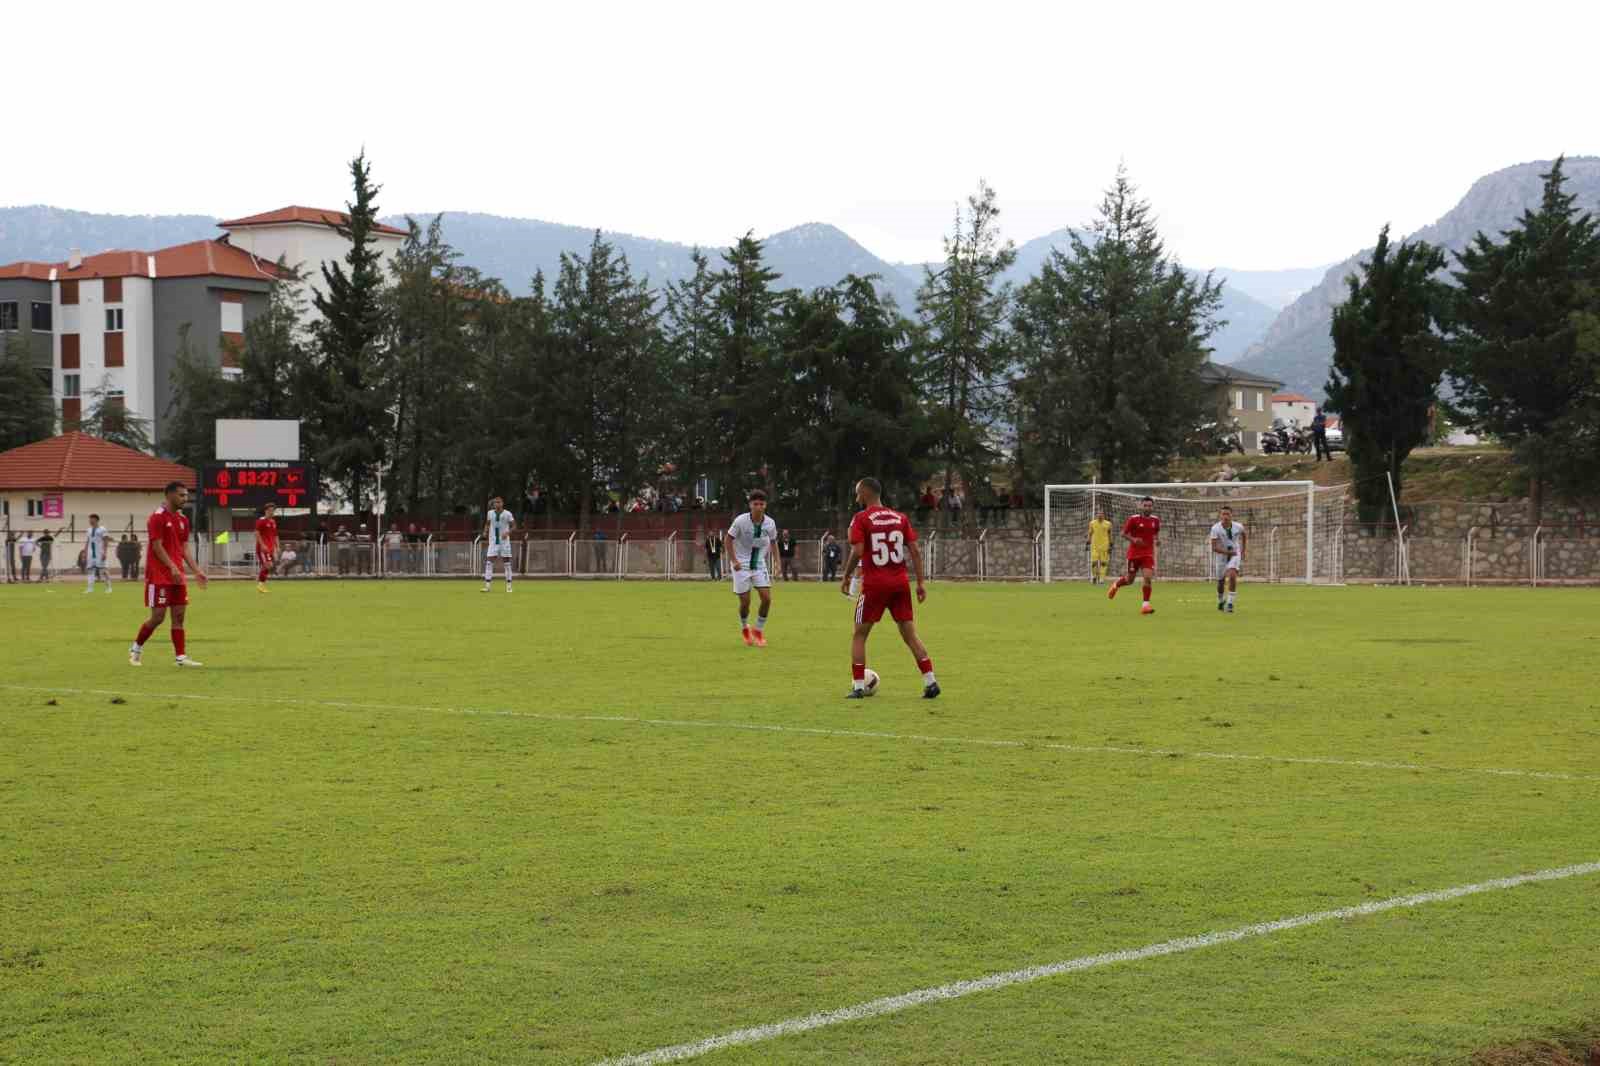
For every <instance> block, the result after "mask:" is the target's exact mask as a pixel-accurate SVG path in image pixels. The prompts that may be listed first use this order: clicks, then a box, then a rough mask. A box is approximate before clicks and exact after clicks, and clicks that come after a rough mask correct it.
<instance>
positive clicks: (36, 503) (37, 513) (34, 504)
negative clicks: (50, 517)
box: [28, 500, 44, 518]
mask: <svg viewBox="0 0 1600 1066" xmlns="http://www.w3.org/2000/svg"><path fill="white" fill-rule="evenodd" d="M28 517H29V518H43V517H44V501H43V500H29V501H28Z"/></svg>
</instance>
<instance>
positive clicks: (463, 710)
mask: <svg viewBox="0 0 1600 1066" xmlns="http://www.w3.org/2000/svg"><path fill="white" fill-rule="evenodd" d="M0 690H3V691H10V692H33V693H39V694H43V695H61V696H126V695H128V693H127V692H125V691H124V690H119V689H108V688H62V687H58V686H48V687H47V686H34V685H0ZM139 695H142V696H144V697H146V698H149V699H153V700H198V701H201V702H206V703H275V704H282V705H286V706H290V707H331V708H334V709H336V710H345V711H422V712H424V713H427V714H450V715H466V716H473V715H481V716H486V717H495V718H528V719H532V720H534V721H539V722H610V723H614V724H620V725H645V726H659V727H663V728H672V729H728V730H738V731H743V732H748V733H795V734H800V735H804V736H819V737H856V738H860V739H866V740H910V741H915V742H917V743H922V744H951V745H958V746H959V745H965V746H968V747H983V748H1031V749H1038V750H1041V751H1063V752H1069V753H1071V754H1074V755H1142V756H1145V757H1146V758H1185V759H1213V760H1219V761H1224V762H1263V763H1285V764H1289V765H1294V766H1337V767H1346V768H1350V769H1358V770H1399V771H1404V772H1407V773H1439V774H1479V775H1488V776H1492V777H1523V778H1535V779H1538V780H1543V781H1600V775H1596V774H1569V773H1563V772H1561V771H1558V770H1518V769H1502V768H1496V767H1482V766H1428V765H1425V764H1423V763H1407V762H1387V761H1384V760H1381V759H1334V758H1324V757H1322V756H1316V755H1305V756H1297V755H1251V754H1245V753H1241V752H1227V751H1182V750H1179V749H1176V748H1135V747H1127V746H1118V745H1114V744H1057V743H1052V742H1049V741H1043V740H998V739H993V738H985V737H941V736H934V735H932V734H927V733H885V732H876V731H873V730H868V729H828V728H825V727H822V726H800V725H774V724H770V723H766V722H729V721H725V720H721V719H714V718H713V719H704V720H694V719H678V718H638V717H633V716H629V715H621V714H545V713H541V712H538V711H516V710H507V709H500V708H492V707H430V706H427V705H426V704H417V703H353V702H349V701H345V700H309V699H294V698H290V697H286V696H208V695H202V694H199V693H190V692H153V693H140V694H139Z"/></svg>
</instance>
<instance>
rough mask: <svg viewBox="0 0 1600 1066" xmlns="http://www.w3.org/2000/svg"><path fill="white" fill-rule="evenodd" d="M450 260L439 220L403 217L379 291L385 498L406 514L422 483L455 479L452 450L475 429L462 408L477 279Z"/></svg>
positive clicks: (470, 378) (470, 374) (471, 364)
mask: <svg viewBox="0 0 1600 1066" xmlns="http://www.w3.org/2000/svg"><path fill="white" fill-rule="evenodd" d="M457 259H458V255H457V253H456V252H455V250H454V249H453V248H451V247H450V246H449V244H447V243H446V242H445V240H444V235H443V230H442V221H441V218H439V217H435V218H434V219H433V220H432V221H431V222H430V223H429V224H428V227H427V229H426V230H424V229H423V228H422V227H421V226H419V225H418V224H417V223H416V221H415V220H409V222H408V235H407V237H406V241H405V244H404V245H402V246H401V248H400V250H399V252H397V253H396V255H395V257H394V261H393V262H392V263H391V264H390V284H389V285H388V286H387V287H386V288H385V290H384V293H383V300H384V311H385V314H384V323H385V326H386V327H387V331H388V332H387V334H386V336H385V339H384V347H385V349H386V351H387V352H388V358H389V366H390V372H391V379H390V380H391V383H392V385H391V395H392V396H393V402H394V411H393V415H394V418H393V428H392V433H393V436H392V438H391V443H390V446H389V454H390V455H391V456H392V457H393V462H392V463H391V465H390V467H389V470H388V474H387V478H388V480H387V483H386V485H385V495H386V496H387V497H388V498H389V499H390V500H392V501H395V506H396V508H397V509H403V510H406V511H413V512H414V511H417V510H419V509H420V508H421V507H422V500H423V497H424V495H425V493H424V486H425V485H426V486H428V487H429V488H430V489H433V488H435V487H437V486H439V485H441V484H442V483H443V482H445V481H454V480H456V471H455V470H453V469H451V468H452V466H454V465H455V462H456V460H457V459H458V458H459V457H458V456H456V455H454V454H453V453H454V451H455V450H456V449H457V448H459V447H460V446H461V445H462V444H463V440H464V438H465V437H468V436H470V435H473V430H474V428H475V427H476V426H478V425H479V424H480V423H479V422H478V421H477V420H475V419H473V418H470V417H468V415H467V410H466V404H467V402H468V401H467V393H468V391H469V390H470V387H471V384H472V383H474V382H480V381H482V380H483V374H482V373H481V368H480V367H479V366H477V365H476V362H475V357H476V352H475V351H474V350H473V349H472V347H471V346H470V344H469V343H468V339H467V329H468V321H469V317H470V306H471V304H472V302H473V301H474V300H475V299H476V298H477V296H478V293H477V288H478V286H479V279H477V277H476V275H475V274H471V273H469V272H466V271H463V270H462V268H460V267H458V266H457V265H456V260H457ZM478 443H479V442H478V441H477V440H473V441H471V444H473V445H476V444H478ZM479 476H480V477H481V476H483V472H479ZM466 487H467V486H466V485H462V486H461V488H462V489H465V488H466ZM474 488H475V485H474ZM426 495H429V496H434V500H433V502H434V506H435V509H436V511H437V509H438V508H440V507H441V506H442V505H443V504H444V502H445V501H443V500H440V499H438V498H437V497H436V495H435V493H434V492H431V491H430V492H428V493H426ZM475 495H476V494H474V498H475Z"/></svg>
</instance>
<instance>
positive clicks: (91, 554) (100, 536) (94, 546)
mask: <svg viewBox="0 0 1600 1066" xmlns="http://www.w3.org/2000/svg"><path fill="white" fill-rule="evenodd" d="M85 536H86V537H87V538H88V542H89V543H88V563H89V565H90V566H104V565H105V564H106V537H107V536H109V534H108V533H107V532H106V527H105V526H93V527H91V528H90V529H89V531H88V532H87V533H86V534H85Z"/></svg>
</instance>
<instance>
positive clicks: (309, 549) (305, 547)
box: [300, 540, 317, 575]
mask: <svg viewBox="0 0 1600 1066" xmlns="http://www.w3.org/2000/svg"><path fill="white" fill-rule="evenodd" d="M316 550H317V544H316V541H312V540H303V541H301V542H300V572H301V573H302V574H306V575H310V573H311V567H312V565H313V563H314V562H315V559H316V555H315V553H316Z"/></svg>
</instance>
